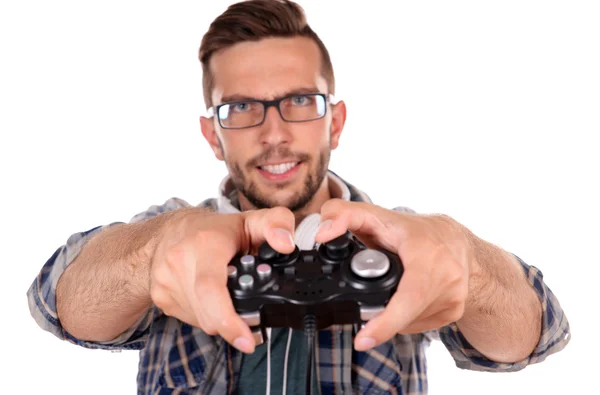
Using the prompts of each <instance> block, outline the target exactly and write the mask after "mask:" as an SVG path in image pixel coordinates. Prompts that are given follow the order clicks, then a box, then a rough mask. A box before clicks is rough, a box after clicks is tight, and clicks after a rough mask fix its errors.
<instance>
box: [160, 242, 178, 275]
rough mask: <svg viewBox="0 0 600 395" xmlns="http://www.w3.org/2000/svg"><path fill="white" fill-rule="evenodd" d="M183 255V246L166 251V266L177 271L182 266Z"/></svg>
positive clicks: (176, 246) (169, 248)
mask: <svg viewBox="0 0 600 395" xmlns="http://www.w3.org/2000/svg"><path fill="white" fill-rule="evenodd" d="M183 254H184V252H183V247H182V246H181V245H174V246H171V247H168V248H167V249H166V251H165V259H164V262H165V263H166V266H167V267H168V268H169V269H171V270H177V269H178V268H179V267H180V266H181V265H182V261H183ZM159 262H160V261H159Z"/></svg>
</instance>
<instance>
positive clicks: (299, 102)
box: [291, 95, 310, 106]
mask: <svg viewBox="0 0 600 395" xmlns="http://www.w3.org/2000/svg"><path fill="white" fill-rule="evenodd" d="M291 99H292V104H293V105H295V106H304V105H307V104H308V103H309V102H310V100H309V98H308V96H304V95H298V96H293V97H292V98H291Z"/></svg>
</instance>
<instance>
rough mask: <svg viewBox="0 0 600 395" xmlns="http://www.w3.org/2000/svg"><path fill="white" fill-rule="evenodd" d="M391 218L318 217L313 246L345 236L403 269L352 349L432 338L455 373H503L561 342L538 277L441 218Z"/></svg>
mask: <svg viewBox="0 0 600 395" xmlns="http://www.w3.org/2000/svg"><path fill="white" fill-rule="evenodd" d="M394 211H396V212H393V211H390V210H385V209H383V208H381V207H379V206H375V205H371V204H364V203H356V202H343V201H339V200H335V199H332V200H330V201H328V202H327V203H325V204H324V205H323V207H322V208H321V219H322V221H324V222H323V223H322V225H321V229H320V230H319V232H318V233H317V235H316V236H315V239H316V240H317V241H319V242H326V241H328V240H331V239H332V238H334V237H337V236H338V235H340V234H341V233H343V232H345V231H346V230H350V231H351V232H353V233H354V234H355V235H357V236H358V237H359V238H360V239H361V240H362V241H363V242H365V243H366V244H367V245H375V246H378V247H380V248H381V247H382V248H385V249H387V250H388V251H398V255H399V256H400V257H401V259H402V262H403V266H404V273H403V276H402V280H401V281H400V284H399V286H398V289H397V290H396V292H395V293H394V295H393V296H392V298H391V299H390V300H389V302H388V304H387V306H386V308H385V310H384V311H383V312H382V313H380V314H379V315H378V316H376V317H374V318H372V319H371V320H370V321H369V322H368V323H367V325H366V326H365V327H364V328H363V329H361V330H360V331H359V332H358V333H357V335H356V338H355V341H354V343H355V348H356V349H357V350H366V349H370V348H372V347H374V346H376V345H378V344H381V343H383V342H385V341H387V340H389V339H391V338H392V337H393V336H394V335H396V334H398V333H403V334H411V333H422V332H428V333H432V334H433V332H434V331H435V332H436V333H438V334H439V338H440V339H441V340H442V342H443V343H444V345H445V346H446V348H447V349H448V351H449V352H450V354H451V355H452V357H453V358H454V360H455V362H456V364H457V366H458V367H460V368H463V369H470V370H479V371H505V372H506V371H516V370H520V369H522V368H524V367H525V366H527V365H530V364H533V363H539V362H541V361H543V360H544V359H545V358H546V357H548V356H549V355H552V354H554V353H556V352H558V351H560V350H562V349H563V348H564V347H565V346H566V345H567V344H568V343H569V341H570V328H569V322H568V320H567V318H566V315H565V314H564V312H563V310H562V308H561V306H560V304H559V302H558V300H557V299H556V297H555V296H554V294H553V293H552V291H551V290H550V289H549V288H548V287H547V285H546V284H545V282H544V280H543V276H542V273H541V272H540V271H539V270H538V269H537V268H535V267H533V266H528V265H526V264H525V263H524V262H523V261H521V260H520V259H519V258H518V257H516V256H514V255H510V254H509V253H507V252H505V251H503V250H501V249H499V248H497V247H495V246H493V245H492V244H490V243H488V242H485V241H484V240H481V239H479V238H477V237H475V236H474V235H473V234H471V233H470V232H469V231H468V230H467V229H466V228H465V227H464V226H462V225H461V224H459V223H458V222H456V221H455V220H453V219H452V218H450V217H448V216H445V215H419V214H414V213H412V212H411V211H410V210H402V211H400V210H394ZM326 223H327V225H326ZM325 225H326V226H325ZM517 263H518V264H517ZM519 265H520V268H519ZM471 342H472V343H471Z"/></svg>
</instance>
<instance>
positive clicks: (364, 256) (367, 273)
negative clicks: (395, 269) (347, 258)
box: [350, 249, 390, 278]
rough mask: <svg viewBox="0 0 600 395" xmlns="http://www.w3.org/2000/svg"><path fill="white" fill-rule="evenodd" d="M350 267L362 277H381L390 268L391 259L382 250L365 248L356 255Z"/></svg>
mask: <svg viewBox="0 0 600 395" xmlns="http://www.w3.org/2000/svg"><path fill="white" fill-rule="evenodd" d="M350 267H351V269H352V271H353V272H354V273H355V274H356V275H358V276H360V277H364V278H375V277H381V276H383V275H384V274H386V273H387V272H388V270H389V269H390V260H389V259H388V257H387V256H386V255H385V254H384V253H382V252H380V251H376V250H370V249H369V250H363V251H361V252H359V253H358V254H356V255H354V257H353V258H352V262H351V263H350Z"/></svg>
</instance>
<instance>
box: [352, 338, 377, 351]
mask: <svg viewBox="0 0 600 395" xmlns="http://www.w3.org/2000/svg"><path fill="white" fill-rule="evenodd" d="M356 346H357V348H358V349H360V350H368V349H371V348H373V347H374V346H375V339H373V338H372V337H363V338H360V339H358V340H357V341H356Z"/></svg>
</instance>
